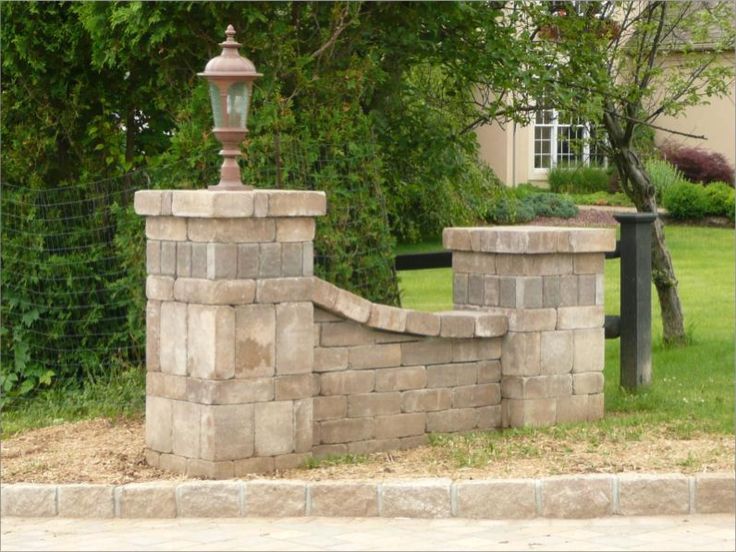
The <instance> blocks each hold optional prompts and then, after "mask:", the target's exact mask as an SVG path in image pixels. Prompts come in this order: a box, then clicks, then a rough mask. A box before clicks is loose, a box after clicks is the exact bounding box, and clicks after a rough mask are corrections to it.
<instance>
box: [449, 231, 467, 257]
mask: <svg viewBox="0 0 736 552" xmlns="http://www.w3.org/2000/svg"><path fill="white" fill-rule="evenodd" d="M470 231H471V229H470V228H444V229H443V230H442V247H444V248H445V249H450V250H453V255H454V254H455V253H454V250H461V251H470V247H471V243H470Z"/></svg>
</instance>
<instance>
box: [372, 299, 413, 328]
mask: <svg viewBox="0 0 736 552" xmlns="http://www.w3.org/2000/svg"><path fill="white" fill-rule="evenodd" d="M406 314H407V312H406V310H405V309H400V308H397V307H389V306H388V305H378V304H375V303H373V304H372V305H371V314H370V316H369V317H368V325H369V326H370V327H371V328H378V329H381V330H386V331H390V332H403V331H404V330H405V329H406Z"/></svg>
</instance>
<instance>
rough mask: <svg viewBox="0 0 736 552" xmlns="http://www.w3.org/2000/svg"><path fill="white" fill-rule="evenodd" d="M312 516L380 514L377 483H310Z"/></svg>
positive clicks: (364, 515)
mask: <svg viewBox="0 0 736 552" xmlns="http://www.w3.org/2000/svg"><path fill="white" fill-rule="evenodd" d="M308 492H309V497H310V499H311V500H310V501H309V502H310V510H309V512H308V515H310V516H325V517H373V516H377V515H378V487H377V485H376V484H375V483H359V482H354V481H351V482H348V483H341V482H318V483H311V484H310V485H309V490H308Z"/></svg>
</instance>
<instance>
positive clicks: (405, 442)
mask: <svg viewBox="0 0 736 552" xmlns="http://www.w3.org/2000/svg"><path fill="white" fill-rule="evenodd" d="M428 443H429V437H428V435H427V434H426V433H425V434H423V435H412V436H410V437H402V438H401V439H399V449H400V450H408V449H413V448H417V447H423V446H426V445H427V444H428Z"/></svg>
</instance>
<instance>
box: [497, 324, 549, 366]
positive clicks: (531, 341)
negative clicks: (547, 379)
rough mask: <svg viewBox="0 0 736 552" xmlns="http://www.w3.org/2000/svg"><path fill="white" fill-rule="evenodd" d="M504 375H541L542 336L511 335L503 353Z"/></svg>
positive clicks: (531, 334)
mask: <svg viewBox="0 0 736 552" xmlns="http://www.w3.org/2000/svg"><path fill="white" fill-rule="evenodd" d="M501 366H502V367H503V373H504V375H509V376H536V375H539V374H540V373H541V335H540V334H539V333H515V332H514V333H509V334H507V335H506V338H505V340H504V344H503V348H502V352H501Z"/></svg>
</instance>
